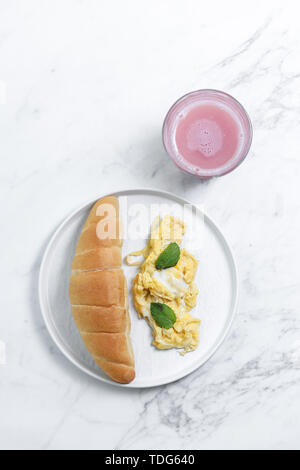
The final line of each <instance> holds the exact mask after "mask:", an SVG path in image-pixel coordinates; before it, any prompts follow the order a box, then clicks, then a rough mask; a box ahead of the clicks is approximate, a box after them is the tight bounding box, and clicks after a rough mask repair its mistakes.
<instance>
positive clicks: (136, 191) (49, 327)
mask: <svg viewBox="0 0 300 470" xmlns="http://www.w3.org/2000/svg"><path fill="white" fill-rule="evenodd" d="M141 192H142V193H144V194H150V195H153V196H165V197H166V198H169V199H173V200H175V201H176V202H178V203H180V204H191V205H192V206H193V207H195V208H196V210H197V211H198V212H200V213H202V214H203V217H204V220H205V221H206V222H208V223H209V224H210V225H211V226H212V228H213V229H214V231H215V232H216V233H217V235H218V238H219V240H220V241H221V243H222V245H223V248H224V249H225V251H226V254H227V257H228V260H229V262H230V271H231V273H232V281H233V286H232V292H233V299H234V300H233V306H232V311H231V316H230V317H229V321H228V324H227V326H226V328H224V331H223V333H222V335H221V336H220V338H219V340H218V341H217V342H216V344H215V345H214V347H213V348H211V350H210V351H208V353H207V354H206V355H205V356H204V357H202V358H201V359H200V360H199V362H197V363H196V365H195V364H193V365H192V366H190V367H189V368H187V369H186V370H184V371H183V372H179V373H178V374H174V376H173V377H172V378H170V377H167V378H162V379H161V380H159V381H157V383H155V384H149V385H148V384H144V385H138V384H135V383H134V381H133V382H132V383H129V384H120V383H118V382H114V381H113V380H111V379H110V378H109V377H107V378H106V377H101V376H99V375H97V374H96V373H94V372H93V371H91V370H89V369H88V368H87V367H86V366H84V365H83V364H81V363H80V362H79V361H78V360H77V359H76V358H74V357H73V355H72V354H71V353H70V351H69V350H68V347H67V345H66V344H65V343H64V342H63V340H61V341H59V338H60V335H59V332H58V331H57V329H56V328H55V326H54V324H53V323H51V321H50V319H49V318H48V317H49V312H48V308H47V305H46V302H45V298H44V297H45V294H44V277H45V271H46V267H47V262H48V257H49V256H50V254H51V250H52V247H53V245H54V243H55V241H56V239H57V238H58V237H59V235H60V232H61V231H62V230H63V229H64V227H65V226H66V225H67V224H68V223H69V221H70V220H71V219H72V218H73V217H74V216H75V215H76V214H77V213H78V212H80V211H82V210H83V209H85V208H86V207H88V206H90V205H92V204H93V203H94V202H96V201H97V200H98V199H100V198H102V197H105V196H110V195H115V196H117V197H119V196H128V195H135V194H139V193H141ZM38 297H39V303H40V308H41V313H42V317H43V319H44V322H45V325H46V328H47V330H48V333H49V335H50V337H51V338H52V340H53V341H54V343H55V344H56V346H57V347H58V349H59V350H60V351H61V353H62V354H63V355H64V356H65V357H66V358H67V359H69V361H70V362H71V363H72V364H74V365H75V366H76V367H78V368H79V369H80V370H81V371H83V372H85V373H86V374H87V375H89V376H91V377H93V378H95V379H97V380H99V381H100V382H104V383H107V384H111V385H115V386H117V387H125V388H152V387H158V386H160V385H166V384H168V383H172V382H175V381H177V380H180V379H182V378H183V377H186V376H187V375H189V374H191V373H192V372H194V371H195V370H197V369H199V368H200V367H201V366H203V365H204V364H205V363H206V362H207V361H208V360H209V359H210V358H211V357H212V356H213V355H214V354H215V353H216V351H217V350H218V349H219V348H220V346H221V344H222V343H223V342H224V340H225V338H226V337H227V335H228V333H229V331H230V329H231V327H232V324H233V321H234V319H235V317H236V314H237V310H238V300H239V283H238V270H237V264H236V260H235V258H234V255H233V252H232V249H231V247H230V245H229V243H228V241H227V240H226V238H225V236H224V235H223V233H222V231H221V229H220V228H219V226H218V225H217V224H216V223H215V222H214V220H213V219H212V218H211V217H210V216H209V215H208V214H207V213H206V212H204V211H202V210H201V209H199V208H198V207H197V205H196V204H194V203H193V202H191V201H189V200H187V199H185V198H183V197H181V196H177V195H176V194H174V193H171V192H169V191H164V190H160V189H152V188H143V187H142V188H135V189H123V190H120V191H113V192H110V193H106V194H100V195H97V196H96V197H94V198H92V199H90V200H88V201H87V202H85V203H84V204H82V205H81V206H80V207H78V208H77V209H75V210H73V211H72V212H71V214H70V215H69V216H67V217H66V218H65V219H64V220H63V222H61V223H60V224H59V226H58V227H57V229H56V230H55V231H54V233H53V235H52V236H51V238H50V240H49V242H48V244H47V247H46V249H45V252H44V255H43V258H42V261H41V265H40V271H39V280H38Z"/></svg>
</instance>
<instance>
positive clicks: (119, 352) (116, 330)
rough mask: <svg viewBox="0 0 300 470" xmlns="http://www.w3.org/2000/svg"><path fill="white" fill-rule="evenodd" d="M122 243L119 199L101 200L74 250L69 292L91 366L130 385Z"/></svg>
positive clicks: (131, 363) (131, 369)
mask: <svg viewBox="0 0 300 470" xmlns="http://www.w3.org/2000/svg"><path fill="white" fill-rule="evenodd" d="M122 243H123V240H122V238H121V230H120V224H119V202H118V199H117V198H116V197H114V196H108V197H105V198H103V199H100V200H99V201H97V202H96V204H95V205H94V206H93V208H92V209H91V211H90V213H89V216H88V218H87V220H86V222H85V224H84V226H83V228H82V232H81V235H80V237H79V240H78V243H77V246H76V250H75V256H74V259H73V264H72V273H71V277H70V286H69V294H70V301H71V304H72V312H73V317H74V320H75V323H76V325H77V328H78V330H79V332H80V334H81V337H82V339H83V341H84V343H85V346H86V347H87V349H88V351H89V352H90V353H91V355H92V356H93V358H94V360H95V362H96V363H97V364H98V365H99V367H101V369H102V370H103V371H104V372H105V373H106V374H107V375H109V376H110V377H111V378H112V379H113V380H115V381H117V382H120V383H129V382H131V381H132V380H133V379H134V377H135V370H134V357H133V351H132V347H131V341H130V337H129V332H130V318H129V313H128V298H127V284H126V279H125V276H124V273H123V270H122V268H121V266H122V253H121V249H122V248H121V247H122Z"/></svg>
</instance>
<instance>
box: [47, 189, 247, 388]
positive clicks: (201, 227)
mask: <svg viewBox="0 0 300 470" xmlns="http://www.w3.org/2000/svg"><path fill="white" fill-rule="evenodd" d="M114 194H115V195H116V196H118V197H119V201H120V205H121V215H122V218H123V219H126V220H128V224H129V225H130V223H131V224H134V222H135V220H136V217H135V216H134V212H135V210H136V208H137V207H138V206H136V205H137V204H140V203H143V204H144V205H145V206H146V207H147V208H150V206H151V210H153V207H154V212H155V211H160V213H161V214H168V211H169V207H170V205H171V206H172V207H173V208H174V207H175V209H178V210H179V211H180V210H182V209H183V207H184V205H185V204H190V203H189V202H188V201H186V200H184V199H182V198H180V197H178V196H176V195H173V194H170V193H167V192H163V191H156V190H149V189H135V190H128V191H120V192H117V193H114ZM102 196H103V195H102ZM102 196H101V195H100V196H99V197H102ZM97 199H98V198H97ZM94 202H95V201H94V200H93V201H90V202H89V203H87V204H85V205H84V206H82V207H80V208H79V209H78V210H76V211H75V212H73V213H72V214H71V215H70V216H69V217H67V219H66V220H65V221H64V222H63V223H62V224H61V225H60V227H59V228H58V229H57V231H56V232H55V233H54V235H53V236H52V238H51V240H50V242H49V244H48V247H47V249H46V251H45V254H44V257H43V261H42V264H41V270H40V277H39V297H40V304H41V310H42V314H43V317H44V320H45V323H46V326H47V328H48V331H49V333H50V335H51V337H52V339H53V340H54V342H55V343H56V345H57V346H58V347H59V349H60V350H61V351H62V353H63V354H64V355H65V356H66V357H67V358H68V359H70V361H71V362H73V364H75V365H76V366H77V367H79V368H80V369H81V370H82V371H84V372H86V373H87V374H89V375H91V376H92V377H95V378H96V379H99V380H101V381H103V382H107V383H111V384H114V385H118V386H121V387H153V386H157V385H162V384H166V383H169V382H173V381H175V380H178V379H180V378H182V377H184V376H186V375H188V374H190V373H191V372H193V371H194V370H195V369H197V368H198V367H200V366H201V365H202V364H204V363H205V362H206V361H207V360H208V359H209V358H210V357H211V356H212V355H213V354H214V352H215V351H216V350H217V349H218V347H219V346H220V344H221V343H222V341H223V340H224V338H225V336H226V335H227V333H228V331H229V328H230V326H231V324H232V321H233V318H234V315H235V313H236V309H237V297H238V286H237V271H236V265H235V262H234V258H233V255H232V252H231V250H230V248H229V246H228V243H227V242H226V240H225V238H224V236H223V235H222V233H221V231H220V229H218V227H217V226H216V224H215V223H214V222H213V221H212V220H211V219H210V218H209V217H208V216H207V215H206V214H203V212H202V211H201V210H200V209H198V208H196V206H192V207H193V210H194V211H195V212H194V213H195V214H196V216H195V218H196V225H195V226H193V240H192V241H191V240H186V241H185V246H186V247H187V248H190V251H191V252H192V253H193V254H195V255H196V257H197V258H198V259H199V267H198V271H197V276H196V283H197V286H198V288H199V294H198V302H197V306H196V307H195V308H194V309H193V310H192V312H191V313H192V314H193V315H194V316H196V317H199V318H200V319H201V326H200V342H199V347H198V349H197V350H196V351H193V352H191V353H188V354H186V355H184V356H182V355H180V354H179V352H178V350H174V349H172V350H163V351H159V350H157V349H156V348H154V347H153V346H152V345H151V337H152V335H151V330H150V328H149V326H148V324H147V323H146V321H145V320H140V319H139V318H138V316H137V313H136V311H135V309H134V306H133V303H132V298H131V293H130V290H131V289H130V286H131V282H132V279H133V278H134V276H135V274H136V272H137V268H136V267H129V266H127V265H126V264H125V263H123V264H124V266H123V269H124V271H125V275H126V278H127V282H128V286H129V293H130V297H129V308H130V316H131V339H132V344H133V349H134V355H135V363H136V378H135V380H134V381H133V382H131V383H130V384H128V385H120V384H117V383H116V382H113V381H112V380H110V379H109V378H108V377H107V376H106V375H105V374H104V373H103V372H102V371H101V370H100V369H99V367H98V366H97V365H96V364H95V363H94V361H93V359H92V357H91V356H90V354H89V353H88V351H87V350H86V348H85V346H84V344H83V342H82V340H81V337H80V335H79V333H78V331H77V328H76V326H75V323H74V321H73V317H72V312H71V306H70V303H69V297H68V284H69V275H70V270H71V263H72V258H73V255H74V250H75V245H76V242H77V239H78V236H79V234H80V231H81V227H82V225H83V223H84V221H85V219H86V217H87V215H88V213H89V210H90V208H91V207H92V205H93V203H94ZM153 205H154V206H153ZM155 208H156V209H155ZM124 211H125V212H126V213H125V212H124ZM146 212H147V210H146V211H145V217H143V223H144V227H142V229H143V230H144V231H145V239H132V238H136V236H131V237H129V239H125V241H124V245H123V256H125V255H126V254H128V253H130V252H131V251H134V250H137V249H140V248H142V247H144V246H145V244H146V238H147V236H148V234H149V218H148V217H147V215H148V214H146ZM149 212H150V211H149ZM128 214H130V216H128ZM152 215H153V214H152ZM154 215H155V214H154ZM126 216H127V217H126ZM152 218H153V217H152ZM136 230H140V227H136ZM188 232H189V226H188V227H187V234H188ZM185 238H188V236H187V237H185ZM195 240H197V242H196V244H195ZM190 245H192V246H190Z"/></svg>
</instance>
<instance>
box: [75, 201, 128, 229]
mask: <svg viewBox="0 0 300 470" xmlns="http://www.w3.org/2000/svg"><path fill="white" fill-rule="evenodd" d="M104 218H108V219H118V218H119V201H118V199H117V198H116V197H115V196H106V197H103V198H102V199H99V200H98V201H97V202H95V204H94V205H93V207H92V209H91V211H90V213H89V215H88V218H87V219H86V222H85V224H84V226H83V228H85V227H86V226H88V225H90V224H92V223H94V222H100V221H101V220H103V219H104Z"/></svg>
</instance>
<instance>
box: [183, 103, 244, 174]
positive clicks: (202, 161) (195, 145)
mask: <svg viewBox="0 0 300 470" xmlns="http://www.w3.org/2000/svg"><path fill="white" fill-rule="evenodd" d="M240 138H241V129H240V127H239V125H238V123H237V122H236V120H235V119H234V117H233V116H232V114H231V113H230V112H229V111H227V110H226V109H225V108H223V107H221V106H218V105H217V104H208V103H206V104H205V103H202V104H198V105H196V106H193V107H192V108H191V109H190V110H188V111H187V113H186V114H185V115H183V116H182V117H180V115H179V121H178V124H177V128H176V133H175V141H176V146H177V148H178V151H179V153H180V154H181V156H182V157H183V158H184V159H185V160H187V161H188V162H190V163H191V164H192V165H195V166H197V167H199V168H203V169H215V168H219V167H221V166H222V165H224V164H225V163H227V162H228V161H229V160H230V159H231V158H232V157H233V156H234V155H235V153H236V151H237V149H238V146H239V141H240Z"/></svg>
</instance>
